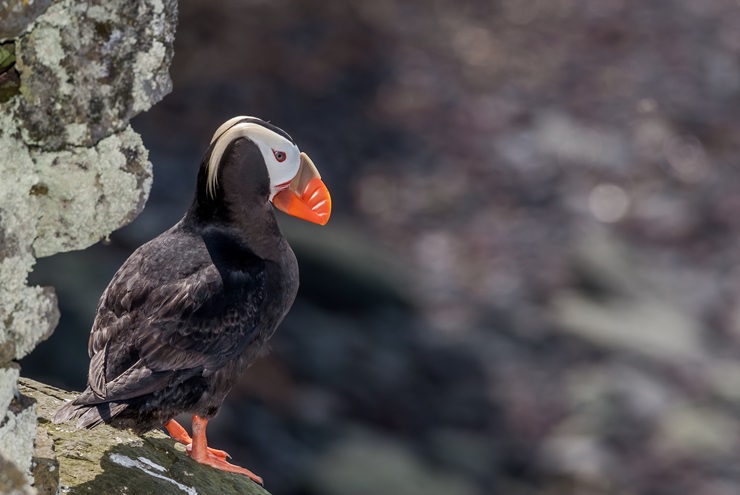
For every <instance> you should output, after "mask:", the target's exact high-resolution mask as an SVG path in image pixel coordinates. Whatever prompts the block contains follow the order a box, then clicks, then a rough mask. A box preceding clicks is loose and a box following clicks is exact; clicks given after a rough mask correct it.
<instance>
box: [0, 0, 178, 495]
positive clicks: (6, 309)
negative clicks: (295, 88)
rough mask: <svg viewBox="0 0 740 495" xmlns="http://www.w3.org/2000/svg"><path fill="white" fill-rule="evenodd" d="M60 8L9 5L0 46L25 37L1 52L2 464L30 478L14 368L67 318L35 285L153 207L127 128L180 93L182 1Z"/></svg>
mask: <svg viewBox="0 0 740 495" xmlns="http://www.w3.org/2000/svg"><path fill="white" fill-rule="evenodd" d="M50 3H51V2H50V1H48V0H36V1H34V2H25V1H20V0H18V1H16V0H7V1H3V0H0V40H2V39H3V38H15V37H18V36H21V37H20V38H18V39H12V40H11V41H8V42H7V43H3V44H2V45H0V48H2V51H1V52H0V150H1V152H0V177H2V180H0V281H2V283H1V284H0V455H2V456H4V457H5V459H7V460H9V461H12V462H14V463H15V466H16V468H17V469H18V470H19V471H20V472H21V473H24V476H26V477H28V479H29V480H30V475H29V473H30V469H31V452H32V450H33V442H34V437H35V433H36V429H35V424H36V413H35V409H34V407H33V405H28V404H25V403H24V402H23V400H22V399H23V398H22V396H19V395H17V394H16V393H15V392H16V381H17V377H18V370H17V368H16V367H14V366H13V365H12V364H11V362H12V361H13V360H17V359H20V358H22V357H24V356H25V355H27V354H28V353H29V352H30V351H31V350H32V349H33V348H34V347H35V346H36V345H37V344H38V343H39V342H40V341H42V340H44V339H45V338H47V337H48V336H49V335H50V333H51V332H52V330H53V329H54V327H55V326H56V324H57V321H58V319H59V312H58V310H57V304H56V297H55V296H54V291H53V289H51V288H42V287H29V286H28V285H27V276H28V273H29V272H30V271H31V269H32V268H33V265H34V263H35V259H36V257H39V256H49V255H52V254H54V253H58V252H61V251H68V250H71V249H82V248H85V247H87V246H89V245H91V244H93V243H95V242H97V241H98V240H100V239H102V238H104V237H105V236H107V235H108V234H109V233H110V232H112V231H113V230H115V229H116V228H118V227H121V226H122V225H125V224H127V223H129V222H130V221H131V220H133V219H134V218H135V217H136V215H138V214H139V212H141V210H142V208H143V207H144V203H145V202H146V199H147V197H148V194H149V189H150V187H151V182H152V170H151V164H150V163H149V161H148V157H147V151H146V149H145V148H144V146H143V144H142V142H141V139H140V138H139V136H138V135H137V134H136V133H135V132H134V131H133V130H132V129H131V127H130V126H129V124H128V122H129V120H130V119H131V118H132V117H133V116H134V115H136V114H137V113H139V112H141V111H143V110H146V109H148V108H149V107H150V106H151V105H153V104H154V103H155V102H157V101H159V100H160V99H161V98H162V97H163V96H164V95H165V94H166V93H167V92H169V90H170V88H171V82H170V78H169V74H168V72H167V71H168V68H169V64H170V60H171V58H172V42H173V40H174V32H175V23H176V19H177V3H176V0H136V1H128V0H117V1H102V0H89V1H85V2H79V1H75V0H60V1H56V2H54V3H53V5H51V6H49V4H50ZM47 6H48V9H47ZM11 399H12V401H11ZM50 462H51V463H49V462H47V463H46V464H44V465H45V466H46V469H51V467H53V466H54V464H53V461H50ZM41 464H43V463H40V462H37V464H36V471H38V470H39V469H42V470H43V469H44V467H43V466H42V467H39V466H40V465H41ZM53 479H54V478H53V476H52V481H51V482H45V488H44V490H46V491H45V492H48V493H56V489H55V487H54V481H53ZM11 481H12V480H11ZM47 481H48V480H47ZM2 482H3V480H2V479H0V483H2ZM19 486H21V485H19ZM21 489H25V488H23V487H22V486H21V488H19V490H21ZM0 492H3V493H6V492H5V491H3V490H0ZM137 492H138V491H137ZM18 493H21V492H18ZM101 493H108V492H107V491H105V490H103V491H102V492H101Z"/></svg>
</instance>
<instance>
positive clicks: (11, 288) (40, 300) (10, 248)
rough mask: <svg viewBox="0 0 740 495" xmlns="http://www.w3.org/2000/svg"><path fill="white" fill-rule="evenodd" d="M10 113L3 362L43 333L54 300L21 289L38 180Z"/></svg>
mask: <svg viewBox="0 0 740 495" xmlns="http://www.w3.org/2000/svg"><path fill="white" fill-rule="evenodd" d="M11 115H12V114H10V113H7V114H5V113H3V112H0V149H2V150H3V153H0V177H3V178H4V180H2V181H0V239H1V240H2V242H0V247H1V248H2V249H1V250H0V251H1V252H0V280H2V286H0V348H5V352H4V353H2V354H3V355H4V356H5V358H6V359H19V358H21V357H23V356H25V355H26V354H28V353H29V352H30V351H31V349H33V347H35V346H36V345H37V344H38V343H39V342H40V341H41V340H43V339H44V338H45V337H46V336H47V335H48V332H49V325H50V323H51V322H50V321H49V316H50V315H52V314H54V313H55V311H56V301H55V300H54V299H53V296H52V295H51V294H48V293H45V292H44V290H43V289H41V288H40V287H28V286H27V285H26V278H27V276H28V272H29V271H31V268H32V267H33V264H34V263H35V260H34V257H33V253H32V252H31V244H32V243H33V239H34V237H35V236H36V227H37V222H36V218H37V217H38V211H39V209H38V203H37V202H36V200H35V197H34V196H33V195H31V194H30V191H31V188H32V187H33V186H34V185H36V184H37V182H38V176H37V175H36V174H35V173H34V172H33V170H34V164H33V161H32V160H31V156H30V154H29V152H28V149H27V148H26V146H25V145H23V143H21V142H20V141H19V140H17V139H15V137H14V136H15V135H17V132H18V129H17V127H16V125H15V122H14V121H13V119H12V116H11ZM53 323H54V324H56V320H55V319H54V321H53ZM8 346H10V348H8ZM9 352H10V353H11V355H8V353H9ZM0 411H3V409H0Z"/></svg>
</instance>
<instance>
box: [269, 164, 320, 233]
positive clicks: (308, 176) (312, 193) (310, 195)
mask: <svg viewBox="0 0 740 495" xmlns="http://www.w3.org/2000/svg"><path fill="white" fill-rule="evenodd" d="M272 204H274V205H275V207H276V208H277V209H278V210H280V211H283V212H285V213H287V214H288V215H292V216H294V217H298V218H300V219H302V220H307V221H309V222H313V223H318V224H319V225H326V222H328V221H329V216H330V215H331V196H330V195H329V190H328V189H327V188H326V186H325V185H324V182H323V181H322V180H321V175H320V174H319V171H318V170H317V169H316V165H314V164H313V162H312V161H311V159H310V158H309V157H308V155H307V154H305V153H301V165H300V167H299V168H298V173H297V174H296V176H295V177H294V178H293V180H292V181H290V185H289V186H288V188H287V189H285V190H283V191H280V192H279V193H277V194H276V195H275V197H273V198H272Z"/></svg>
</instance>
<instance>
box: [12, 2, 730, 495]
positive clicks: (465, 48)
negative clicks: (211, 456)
mask: <svg viewBox="0 0 740 495" xmlns="http://www.w3.org/2000/svg"><path fill="white" fill-rule="evenodd" d="M171 76H172V80H173V83H174V90H173V92H172V94H170V95H169V96H167V97H166V98H165V99H164V100H163V101H162V102H161V103H160V104H158V105H157V106H155V107H154V108H153V109H152V110H150V111H148V112H147V113H145V114H142V115H140V116H139V117H137V118H135V119H134V120H133V127H134V129H135V130H136V131H138V132H139V133H141V135H142V139H143V141H144V144H145V146H146V147H147V148H148V149H149V150H150V159H151V161H152V163H153V164H154V184H153V188H152V193H151V197H150V199H149V202H148V204H147V206H146V208H145V210H144V212H143V214H142V215H141V216H140V217H139V218H138V219H137V220H136V221H135V222H134V223H132V224H131V225H130V226H129V227H126V228H124V229H122V230H120V231H118V232H116V233H114V234H113V235H111V237H110V242H109V243H104V244H99V245H96V246H94V247H92V248H90V249H88V250H86V251H82V252H74V253H68V254H60V255H56V256H53V257H50V258H47V259H43V260H40V261H39V263H38V264H37V265H36V268H35V271H34V273H33V274H32V277H31V282H33V283H36V284H40V285H53V286H54V287H56V289H57V295H58V299H59V304H60V309H61V319H60V325H59V327H58V328H57V330H56V331H55V333H54V335H53V336H52V337H51V338H50V339H49V340H48V341H47V342H46V343H44V344H42V345H41V346H39V347H38V348H37V349H36V350H35V351H34V352H33V353H32V354H31V355H30V356H29V357H28V358H26V359H24V360H23V361H22V367H23V371H22V373H23V374H24V375H26V376H31V377H33V378H37V379H40V380H43V381H46V382H49V383H52V384H55V385H61V386H65V387H72V388H78V389H79V388H82V387H83V386H84V381H85V377H86V369H87V356H86V342H87V334H88V331H89V328H90V325H91V322H92V317H93V314H94V307H95V304H96V302H97V298H98V297H99V295H100V293H101V292H102V291H103V289H104V288H105V286H106V285H107V283H108V281H109V280H110V278H111V276H112V275H113V273H114V272H115V270H116V269H117V268H118V267H119V266H120V264H121V263H122V262H123V260H124V259H125V258H126V257H127V256H128V255H129V254H130V253H131V252H132V251H133V250H134V249H135V248H136V247H138V246H139V245H140V244H142V243H143V242H145V241H147V240H149V239H150V238H152V237H154V236H155V235H157V234H159V233H160V232H161V231H162V230H164V229H165V228H167V227H169V226H170V225H171V224H173V223H174V222H176V221H177V220H178V219H179V218H180V216H181V215H182V213H183V212H184V210H185V208H186V207H187V205H188V204H189V202H190V199H191V196H192V188H193V183H194V177H195V174H196V170H197V167H198V164H199V161H200V158H201V155H202V153H203V151H204V150H205V148H206V146H207V144H208V140H209V139H210V136H211V134H212V132H213V130H214V129H215V128H216V127H217V126H218V125H219V124H220V123H221V122H223V121H225V120H226V119H228V118H230V117H232V116H234V115H256V116H260V117H262V118H264V119H269V120H270V121H272V122H274V123H275V124H277V125H278V126H280V127H282V128H284V129H285V130H287V131H288V132H289V133H291V135H292V136H293V137H294V139H295V140H296V142H298V143H299V146H300V147H301V148H302V150H304V151H307V152H308V153H309V154H310V155H311V157H312V158H313V159H314V161H315V162H316V163H317V165H318V166H319V167H320V169H321V171H322V174H323V176H324V179H325V181H326V183H327V185H328V186H329V188H330V190H331V191H332V193H333V197H334V203H335V206H334V216H333V218H332V220H331V222H330V223H329V225H328V226H327V227H325V228H319V227H314V226H311V225H307V224H299V223H295V222H290V221H289V220H288V219H287V218H284V217H281V221H282V223H283V226H284V230H285V231H286V233H287V235H288V236H289V238H290V239H291V242H292V244H293V246H294V248H295V251H296V253H297V255H298V258H299V263H300V264H301V270H302V271H301V277H302V278H301V283H302V289H301V292H300V294H299V299H298V301H297V302H296V304H295V306H294V308H293V310H292V311H291V313H290V314H289V316H288V317H287V319H286V321H285V322H284V324H283V325H282V327H281V328H280V329H279V331H278V332H277V334H276V336H275V337H274V339H273V341H272V347H273V349H272V352H271V353H270V354H269V355H268V356H266V357H264V358H263V359H261V360H260V361H259V362H258V363H257V364H256V365H255V366H254V368H253V369H252V370H251V371H250V372H249V373H247V374H246V375H245V376H244V379H243V380H242V381H241V383H240V384H239V386H238V387H237V388H236V389H235V390H234V391H233V392H232V394H231V395H230V397H229V398H228V400H227V402H226V404H225V407H224V409H223V410H222V413H221V414H220V416H219V417H218V418H217V420H215V421H214V422H213V424H212V428H210V429H209V435H210V439H211V441H212V443H213V444H214V445H216V446H217V447H220V448H225V449H226V450H228V451H229V452H230V453H231V454H232V455H233V456H234V459H235V462H237V463H239V464H243V465H246V466H248V467H249V468H250V469H252V470H254V471H255V472H257V473H259V474H260V475H262V476H263V477H264V478H265V481H266V486H267V488H268V489H270V491H271V492H272V493H273V494H275V495H319V494H322V495H339V494H342V495H344V494H348V493H353V494H365V493H393V494H401V495H406V494H409V495H411V494H424V495H434V494H446V495H477V494H480V495H484V494H507V495H525V494H526V495H529V494H546V495H560V494H563V495H566V494H568V495H571V494H635V493H639V494H650V495H652V494H655V495H662V494H666V495H667V494H671V495H675V494H703V495H726V494H727V495H730V494H736V493H738V491H740V420H739V418H740V415H739V413H740V359H739V358H740V305H738V302H739V299H740V264H738V259H739V257H740V255H738V253H737V244H738V240H740V195H738V193H737V191H738V190H740V167H738V165H737V160H738V156H740V139H739V138H738V136H740V124H738V122H739V121H740V119H738V115H740V9H738V6H737V3H736V2H733V1H730V0H702V1H701V2H699V1H696V0H677V1H675V2H627V1H625V0H497V1H484V0H466V1H460V2H453V1H449V0H448V1H442V0H428V1H420V0H407V1H401V0H396V1H393V0H383V1H378V2H366V1H361V0H350V1H347V2H310V1H308V0H274V1H271V2H264V1H257V0H252V1H245V0H224V1H222V2H205V1H194V0H182V1H181V2H180V16H179V24H178V31H177V37H176V40H175V57H174V60H173V65H172V70H171Z"/></svg>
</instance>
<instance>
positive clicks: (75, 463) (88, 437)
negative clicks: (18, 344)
mask: <svg viewBox="0 0 740 495" xmlns="http://www.w3.org/2000/svg"><path fill="white" fill-rule="evenodd" d="M20 391H21V392H22V393H23V394H25V395H28V396H30V397H32V398H33V399H35V400H36V409H37V411H38V417H39V424H38V429H39V435H47V434H48V435H49V436H50V437H51V439H52V441H53V444H54V453H55V454H56V459H57V461H58V465H59V479H60V482H61V487H62V490H63V492H64V493H67V494H78V493H79V494H81V493H86V494H87V493H95V494H97V493H105V494H106V495H113V494H122V495H123V494H126V495H131V494H138V493H157V494H158V495H170V494H172V495H191V494H192V495H195V494H198V495H230V494H234V495H235V494H245V495H266V494H267V492H266V491H265V490H264V489H262V488H261V487H260V486H259V485H257V484H255V483H253V482H252V481H251V480H249V478H247V477H245V476H240V475H237V474H230V473H224V472H221V471H218V470H216V469H213V468H211V467H208V466H203V465H201V464H198V463H196V462H195V461H193V460H192V459H190V457H188V456H187V454H186V453H185V448H184V447H183V446H182V445H180V444H175V442H174V441H173V440H171V439H170V438H169V437H168V436H166V435H165V434H164V433H162V432H159V431H155V432H151V433H147V434H145V435H142V436H138V435H134V434H132V433H131V432H130V431H128V430H117V429H115V428H111V427H109V426H105V425H103V426H99V427H97V428H95V429H94V430H84V429H83V430H75V429H74V428H75V425H74V423H70V424H62V425H55V424H52V423H51V422H50V418H51V416H52V414H54V411H55V410H56V409H57V408H58V407H59V406H60V405H61V404H62V403H63V401H64V400H70V399H72V398H74V396H75V394H72V393H69V392H65V391H63V390H59V389H56V388H53V387H50V386H48V385H44V384H42V383H38V382H35V381H33V380H28V379H26V378H21V381H20ZM267 481H268V483H269V480H267Z"/></svg>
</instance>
